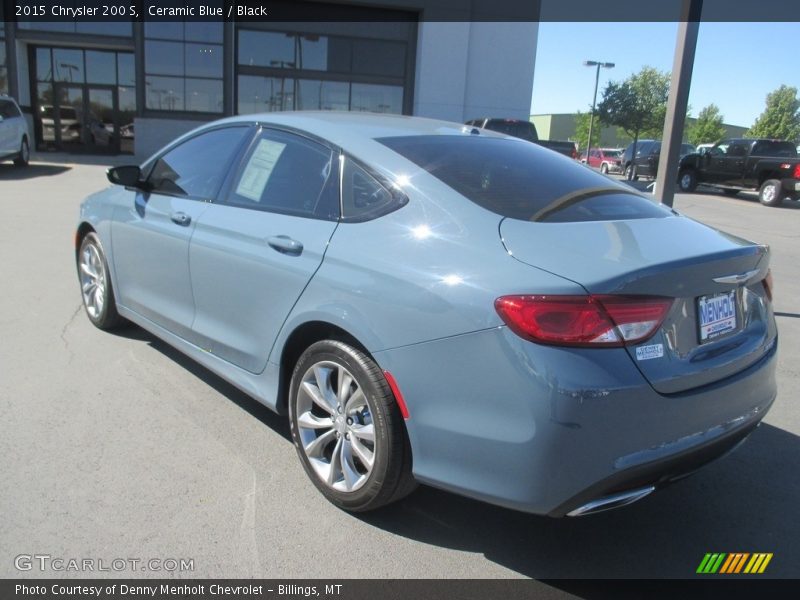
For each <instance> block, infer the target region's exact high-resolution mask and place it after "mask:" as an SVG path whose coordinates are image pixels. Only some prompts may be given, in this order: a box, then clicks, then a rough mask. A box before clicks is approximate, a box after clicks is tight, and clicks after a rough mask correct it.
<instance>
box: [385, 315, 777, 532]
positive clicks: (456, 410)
mask: <svg viewBox="0 0 800 600" xmlns="http://www.w3.org/2000/svg"><path fill="white" fill-rule="evenodd" d="M776 347H777V344H776ZM775 356H776V348H773V349H772V350H771V351H770V352H768V353H767V355H765V356H764V357H763V358H762V359H761V360H759V361H758V362H757V363H756V364H754V365H751V366H750V367H748V368H747V369H745V370H744V371H742V372H740V373H737V374H736V375H733V376H731V377H728V378H726V379H724V380H722V381H718V382H716V383H712V384H709V385H706V386H703V387H701V388H696V389H693V390H690V391H687V392H682V393H678V394H671V395H668V396H665V395H662V394H659V393H657V392H655V391H654V390H653V389H652V387H651V386H650V385H649V384H648V383H647V382H646V381H645V379H644V378H643V377H642V375H641V374H640V373H639V371H638V369H637V368H636V366H635V365H634V364H633V361H631V359H630V358H629V356H628V355H627V354H626V353H625V351H624V349H601V350H596V349H575V348H555V347H546V346H540V345H536V344H533V343H530V342H525V341H523V340H521V339H519V338H517V337H516V336H515V335H514V334H513V333H511V332H509V331H508V330H507V329H506V328H504V327H501V328H497V329H492V330H487V331H483V332H476V333H472V334H468V335H463V336H456V337H451V338H447V339H443V340H437V341H432V342H428V343H424V344H416V345H412V346H406V347H403V348H398V349H394V350H386V351H383V352H378V353H377V354H376V356H375V358H376V359H377V360H378V362H379V364H380V365H381V367H382V368H384V369H386V370H389V371H391V372H392V374H393V375H394V377H395V379H396V380H397V382H398V385H399V387H400V390H401V392H402V393H403V395H404V398H405V401H406V404H407V406H408V409H409V414H410V418H409V419H408V421H407V428H408V433H409V439H410V441H411V446H412V451H413V461H414V475H415V476H416V477H417V479H418V480H419V481H420V482H422V483H428V484H430V485H433V486H436V487H441V488H444V489H447V490H451V491H454V492H456V493H460V494H463V495H466V496H470V497H473V498H477V499H480V500H484V501H487V502H491V503H494V504H499V505H502V506H507V507H510V508H514V509H518V510H523V511H526V512H533V513H538V514H546V515H551V516H563V515H566V514H568V513H570V512H572V511H574V510H575V509H577V508H580V507H581V506H583V505H585V504H586V503H588V502H591V501H592V500H595V499H598V498H602V497H605V496H609V495H613V494H615V493H618V492H621V491H626V490H636V489H641V488H642V487H643V486H644V487H647V486H650V485H654V486H655V487H660V486H662V485H664V484H666V483H668V482H670V481H673V480H675V479H676V478H679V477H680V476H682V475H684V474H686V473H687V472H691V471H692V470H694V469H696V468H698V467H699V466H701V465H703V464H705V463H707V462H709V461H711V460H713V459H715V458H717V457H718V456H720V455H722V454H724V453H725V452H727V451H728V450H729V449H730V448H732V447H734V446H735V445H736V444H737V443H738V442H739V441H740V440H741V439H743V438H744V437H745V436H746V435H747V434H748V433H749V432H750V431H752V429H753V428H754V427H755V426H756V425H757V424H758V423H759V422H760V421H761V419H762V418H763V417H764V414H765V413H766V411H767V410H768V409H769V407H770V405H771V404H772V402H773V400H774V398H775V395H776V385H775V362H776V361H775Z"/></svg>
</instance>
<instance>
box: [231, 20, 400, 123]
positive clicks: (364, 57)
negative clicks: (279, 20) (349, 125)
mask: <svg viewBox="0 0 800 600" xmlns="http://www.w3.org/2000/svg"><path fill="white" fill-rule="evenodd" d="M407 46H408V44H407V43H405V42H396V41H385V40H367V39H358V38H348V37H343V36H325V35H319V34H307V33H286V32H275V31H255V30H248V29H240V30H239V31H238V36H237V49H236V58H237V60H236V62H237V77H236V83H237V107H236V108H237V112H238V113H239V114H247V113H255V112H272V111H279V110H353V111H370V112H383V113H396V114H400V113H402V112H403V93H404V83H405V76H406V53H407V51H408V48H407Z"/></svg>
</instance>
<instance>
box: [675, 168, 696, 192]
mask: <svg viewBox="0 0 800 600" xmlns="http://www.w3.org/2000/svg"><path fill="white" fill-rule="evenodd" d="M678 187H679V188H680V190H681V191H682V192H686V193H691V192H693V191H695V189H697V174H696V173H695V172H694V169H684V170H683V171H681V172H680V174H679V175H678Z"/></svg>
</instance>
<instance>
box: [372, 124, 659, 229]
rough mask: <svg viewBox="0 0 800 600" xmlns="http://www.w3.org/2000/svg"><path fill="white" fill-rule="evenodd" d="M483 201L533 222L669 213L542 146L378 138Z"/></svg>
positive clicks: (500, 141)
mask: <svg viewBox="0 0 800 600" xmlns="http://www.w3.org/2000/svg"><path fill="white" fill-rule="evenodd" d="M378 141H379V142H381V143H382V144H384V145H386V146H388V147H389V148H391V149H392V150H394V151H395V152H397V153H398V154H401V155H402V156H404V157H405V158H407V159H408V160H410V161H411V162H413V163H415V164H416V165H418V166H419V167H421V168H422V169H424V170H425V171H427V172H428V173H430V174H431V175H433V176H434V177H436V178H437V179H439V180H440V181H442V182H443V183H445V184H447V185H448V186H450V187H451V188H452V189H454V190H455V191H456V192H458V193H459V194H461V195H462V196H464V197H465V198H467V199H469V200H471V201H472V202H474V203H475V204H477V205H479V206H481V207H483V208H485V209H487V210H490V211H492V212H493V213H496V214H498V215H501V216H503V217H510V218H512V219H521V220H525V221H542V222H563V221H608V220H623V219H642V218H653V217H665V216H668V215H669V214H671V213H670V211H669V210H667V209H665V208H663V207H661V206H659V205H656V204H655V203H653V202H651V201H649V200H647V199H645V198H643V197H642V196H639V195H638V194H636V193H634V192H633V191H630V190H629V189H628V188H626V187H624V186H621V185H618V184H615V183H612V182H610V181H609V180H608V178H607V177H605V176H603V175H600V174H598V173H595V172H594V171H591V170H589V169H586V168H584V167H582V166H580V165H579V164H577V163H576V162H574V161H571V160H569V159H567V158H565V157H563V156H560V155H558V154H555V153H553V152H550V151H549V150H545V149H543V148H540V147H539V146H536V145H534V144H525V143H522V142H519V141H516V140H509V139H498V138H486V137H483V138H480V137H478V136H464V137H461V136H444V135H442V136H411V137H392V138H381V139H379V140H378Z"/></svg>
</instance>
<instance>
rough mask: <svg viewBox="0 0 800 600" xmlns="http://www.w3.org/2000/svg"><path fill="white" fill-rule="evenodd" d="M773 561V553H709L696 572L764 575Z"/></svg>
mask: <svg viewBox="0 0 800 600" xmlns="http://www.w3.org/2000/svg"><path fill="white" fill-rule="evenodd" d="M771 560H772V552H755V553H752V554H751V553H749V552H732V553H726V552H713V553H712V552H708V553H706V555H705V556H704V557H703V560H702V561H700V566H699V567H697V571H696V572H697V573H700V574H702V575H713V574H714V573H719V574H720V575H722V574H725V575H732V574H738V573H750V574H756V573H763V572H764V571H765V570H766V569H767V565H768V564H769V561H771Z"/></svg>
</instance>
